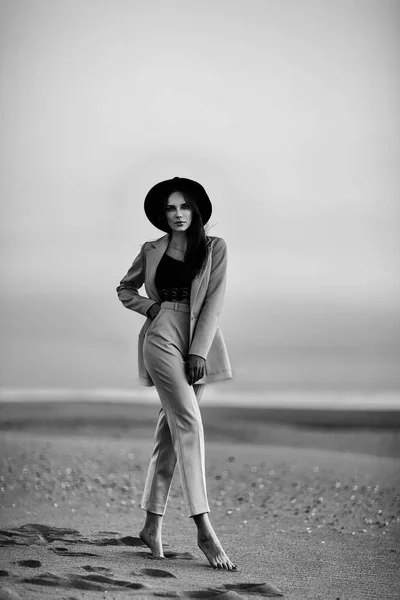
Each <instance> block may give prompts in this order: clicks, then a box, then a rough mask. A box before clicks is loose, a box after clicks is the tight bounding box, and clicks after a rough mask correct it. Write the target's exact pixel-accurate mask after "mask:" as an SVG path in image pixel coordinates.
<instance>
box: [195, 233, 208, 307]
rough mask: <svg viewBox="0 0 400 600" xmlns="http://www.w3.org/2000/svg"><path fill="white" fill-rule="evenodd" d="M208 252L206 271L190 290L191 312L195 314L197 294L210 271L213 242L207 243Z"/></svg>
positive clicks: (196, 279) (196, 278)
mask: <svg viewBox="0 0 400 600" xmlns="http://www.w3.org/2000/svg"><path fill="white" fill-rule="evenodd" d="M207 252H208V256H207V265H206V267H205V269H204V271H203V272H202V274H201V275H200V276H199V277H195V278H194V279H193V281H192V287H191V290H190V312H193V307H194V306H195V303H196V298H197V293H198V291H199V289H200V286H201V284H202V281H203V279H204V277H205V275H206V272H207V271H209V267H210V261H211V254H212V253H211V240H208V242H207Z"/></svg>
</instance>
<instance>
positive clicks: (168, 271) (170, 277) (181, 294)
mask: <svg viewBox="0 0 400 600" xmlns="http://www.w3.org/2000/svg"><path fill="white" fill-rule="evenodd" d="M155 284H156V287H157V290H158V293H159V295H160V298H161V300H162V302H166V301H168V302H180V301H181V300H189V298H190V288H191V285H192V277H191V274H190V271H189V270H188V268H187V265H186V264H185V262H183V261H181V260H177V259H176V258H172V256H169V255H168V254H167V253H166V252H164V255H163V257H162V258H161V260H160V262H159V264H158V267H157V271H156V276H155Z"/></svg>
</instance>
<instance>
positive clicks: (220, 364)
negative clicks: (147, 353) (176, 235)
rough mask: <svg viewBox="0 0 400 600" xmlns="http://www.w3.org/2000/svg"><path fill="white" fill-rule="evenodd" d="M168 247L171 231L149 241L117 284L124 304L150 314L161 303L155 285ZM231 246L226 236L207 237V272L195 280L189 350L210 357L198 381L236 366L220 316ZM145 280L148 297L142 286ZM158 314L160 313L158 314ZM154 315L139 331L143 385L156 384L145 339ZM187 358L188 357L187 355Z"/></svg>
mask: <svg viewBox="0 0 400 600" xmlns="http://www.w3.org/2000/svg"><path fill="white" fill-rule="evenodd" d="M167 247H168V235H165V236H163V237H161V238H159V239H158V240H155V241H154V242H145V243H144V244H143V245H142V248H141V250H140V252H139V254H138V255H137V257H136V258H135V260H134V261H133V263H132V266H131V267H130V269H129V271H128V272H127V274H126V275H125V276H124V277H123V278H122V279H121V282H120V285H119V286H118V287H117V293H118V298H119V299H120V300H121V302H122V304H123V305H124V306H126V308H129V309H130V310H134V311H136V312H138V313H140V314H142V315H144V316H146V317H147V314H146V312H147V311H148V309H149V308H150V306H152V305H153V304H156V303H158V304H159V303H161V298H160V296H159V294H158V291H157V288H156V285H155V275H156V270H157V266H158V263H159V262H160V260H161V258H162V256H163V254H164V252H165V251H166V249H167ZM226 270H227V250H226V243H225V241H224V240H223V239H222V238H218V237H213V236H208V237H207V263H206V266H205V269H204V271H203V273H202V274H201V275H200V276H197V277H195V278H194V279H193V281H192V287H191V291H190V337H189V352H188V354H197V355H198V356H202V357H203V358H205V360H206V368H205V375H204V377H202V379H199V381H197V382H196V383H210V382H212V381H219V380H222V379H229V378H231V377H232V369H231V365H230V362H229V357H228V353H227V350H226V346H225V342H224V339H223V336H222V332H221V330H220V328H219V327H218V319H219V315H220V312H221V309H222V303H223V299H224V294H225V287H226ZM143 284H144V286H145V290H146V293H147V295H148V298H146V297H145V296H141V295H140V294H139V293H138V290H139V289H140V288H141V287H142V285H143ZM155 318H157V316H156V317H155ZM151 322H152V319H150V318H149V317H147V319H146V321H145V323H144V324H143V327H142V328H141V330H140V333H139V341H138V367H139V381H140V383H141V384H142V385H146V386H152V385H154V383H153V381H152V379H151V377H150V374H149V373H148V372H147V370H146V367H145V364H144V359H143V342H144V338H145V335H146V331H147V329H148V328H149V326H150V323H151ZM185 358H186V357H185Z"/></svg>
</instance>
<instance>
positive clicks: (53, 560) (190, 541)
mask: <svg viewBox="0 0 400 600" xmlns="http://www.w3.org/2000/svg"><path fill="white" fill-rule="evenodd" d="M300 413H301V411H300ZM300 413H299V415H297V417H296V415H294V414H293V411H289V412H287V413H286V416H285V412H284V411H281V413H280V414H277V413H276V411H275V413H274V412H273V411H272V412H271V411H268V410H265V411H262V409H257V410H250V409H249V410H247V411H236V412H235V411H233V410H231V409H229V408H224V409H214V410H212V409H211V408H208V407H207V408H205V409H204V411H203V418H204V424H205V432H206V440H207V443H206V468H207V482H208V491H209V500H210V506H211V519H212V522H213V524H214V526H215V529H216V531H217V532H218V534H219V536H220V539H221V541H222V543H223V545H224V547H225V549H226V551H227V553H228V554H229V555H230V556H231V558H232V559H233V560H234V561H235V562H236V563H237V564H238V566H239V570H238V571H237V572H220V571H215V570H214V569H212V568H211V567H210V566H209V565H208V563H207V561H206V559H205V557H204V555H202V553H201V552H200V550H199V549H198V548H197V545H196V535H195V533H196V530H195V526H194V524H193V523H192V521H191V520H190V519H189V518H188V516H187V512H186V508H185V505H184V502H183V498H182V494H181V489H180V482H179V477H178V476H176V477H175V479H174V483H173V488H172V491H171V495H170V502H169V506H168V510H167V514H166V516H165V524H164V543H165V554H166V558H165V559H164V560H153V559H151V558H150V552H149V550H148V549H147V548H146V547H145V546H143V544H142V542H141V541H140V539H139V538H138V533H139V530H140V527H141V524H142V522H143V517H144V513H143V511H142V510H141V509H140V498H141V492H142V489H143V483H144V478H145V475H146V469H147V464H148V460H149V455H150V450H151V446H152V432H153V429H154V426H155V422H156V418H157V408H156V407H154V406H150V407H149V406H147V407H146V406H142V405H137V406H136V405H129V404H126V405H123V404H118V405H102V404H98V405H93V404H92V405H91V406H90V407H89V406H88V405H87V404H80V403H75V404H69V405H65V406H64V407H59V406H57V407H54V405H52V404H51V403H50V404H36V403H35V404H31V405H29V406H28V405H23V404H16V405H10V404H2V405H1V406H0V420H1V434H0V436H1V437H0V454H1V490H0V494H1V496H0V498H1V530H2V531H1V533H0V556H1V565H0V569H1V571H0V575H1V582H0V598H9V599H12V598H14V599H18V598H21V599H39V598H49V599H50V598H51V599H53V598H57V599H58V598H62V599H65V600H67V599H68V600H72V599H78V598H79V599H81V598H82V599H92V598H116V599H123V598H130V597H136V598H153V597H154V598H155V597H167V598H168V597H169V598H174V597H176V598H178V597H179V598H220V599H221V600H229V599H231V598H237V599H239V598H242V599H243V598H257V597H260V598H261V597H284V598H287V599H290V600H302V599H304V600H314V599H332V600H337V599H340V600H358V599H360V600H361V599H363V600H364V599H369V598H370V599H372V598H374V599H375V598H382V599H388V600H390V599H395V598H396V599H397V598H399V597H400V593H399V590H400V576H399V572H400V569H399V567H400V560H399V552H400V543H399V542H400V430H399V420H398V416H397V417H396V415H395V414H393V415H389V414H388V413H382V414H381V415H379V413H375V414H374V415H369V416H368V414H367V413H365V414H364V415H362V416H361V415H360V417H359V419H358V420H357V418H356V415H354V414H352V413H350V412H349V413H348V414H347V415H346V414H343V415H341V416H340V418H338V416H337V415H336V421H335V418H333V417H332V416H331V417H329V414H328V413H327V412H325V413H321V412H318V411H314V412H312V411H308V413H307V414H306V413H305V412H302V413H301V415H302V416H300ZM396 419H397V420H396Z"/></svg>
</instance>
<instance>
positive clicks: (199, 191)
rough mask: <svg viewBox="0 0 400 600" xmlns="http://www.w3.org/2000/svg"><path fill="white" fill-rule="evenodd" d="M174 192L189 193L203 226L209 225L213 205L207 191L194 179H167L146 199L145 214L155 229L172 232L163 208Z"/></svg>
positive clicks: (154, 187)
mask: <svg viewBox="0 0 400 600" xmlns="http://www.w3.org/2000/svg"><path fill="white" fill-rule="evenodd" d="M172 192H182V193H183V194H185V193H187V194H188V195H189V196H190V197H191V198H193V199H194V200H195V202H196V204H197V207H198V209H199V212H200V214H201V219H202V221H203V225H205V224H206V223H207V221H208V220H209V219H210V217H211V213H212V204H211V200H210V198H209V197H208V195H207V192H206V190H205V189H204V188H203V186H202V185H200V183H197V181H193V179H186V178H185V177H174V178H173V179H167V180H166V181H161V182H160V183H157V184H156V185H155V186H153V187H152V188H151V190H150V191H149V192H148V194H147V196H146V198H145V199H144V212H145V213H146V216H147V218H148V219H149V221H150V222H151V223H152V224H153V225H154V226H155V227H157V228H158V229H161V230H162V231H166V232H167V233H168V232H169V231H170V230H169V228H168V225H167V221H166V219H165V218H163V214H164V213H163V207H164V200H166V199H167V198H168V197H169V196H170V195H171V194H172Z"/></svg>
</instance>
